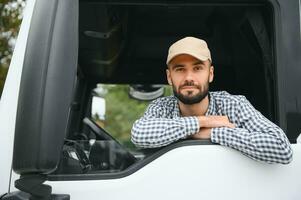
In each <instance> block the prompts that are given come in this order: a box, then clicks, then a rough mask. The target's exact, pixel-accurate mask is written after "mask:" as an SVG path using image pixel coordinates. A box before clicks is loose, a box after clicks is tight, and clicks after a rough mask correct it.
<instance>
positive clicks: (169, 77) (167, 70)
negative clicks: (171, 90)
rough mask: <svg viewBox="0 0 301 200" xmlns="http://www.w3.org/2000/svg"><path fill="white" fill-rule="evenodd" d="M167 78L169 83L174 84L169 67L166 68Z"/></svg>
mask: <svg viewBox="0 0 301 200" xmlns="http://www.w3.org/2000/svg"><path fill="white" fill-rule="evenodd" d="M166 78H167V81H168V84H169V85H172V81H171V76H170V71H169V69H166Z"/></svg>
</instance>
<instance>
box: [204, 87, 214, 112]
mask: <svg viewBox="0 0 301 200" xmlns="http://www.w3.org/2000/svg"><path fill="white" fill-rule="evenodd" d="M208 98H209V106H208V109H207V112H206V113H205V115H206V116H207V115H213V114H214V110H215V103H214V98H213V96H212V94H211V93H210V92H209V93H208Z"/></svg>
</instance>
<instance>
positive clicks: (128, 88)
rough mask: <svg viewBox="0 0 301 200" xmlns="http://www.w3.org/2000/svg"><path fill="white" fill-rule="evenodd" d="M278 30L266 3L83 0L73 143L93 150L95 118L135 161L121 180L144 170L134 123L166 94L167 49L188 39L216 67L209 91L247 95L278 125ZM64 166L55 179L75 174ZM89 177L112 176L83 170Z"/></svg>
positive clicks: (71, 131)
mask: <svg viewBox="0 0 301 200" xmlns="http://www.w3.org/2000/svg"><path fill="white" fill-rule="evenodd" d="M274 28H275V27H274V13H273V9H272V6H271V4H269V3H268V2H262V1H260V2H259V1H258V2H254V3H231V4H228V2H227V1H223V3H220V2H214V1H213V2H211V3H198V2H193V1H191V2H186V1H185V3H184V2H182V1H176V2H171V3H168V2H165V3H164V4H162V3H160V2H159V1H153V2H148V3H145V2H142V1H141V2H118V1H116V2H115V1H111V2H110V3H109V2H102V1H98V2H95V1H80V7H79V53H78V59H79V60H78V75H77V82H76V87H75V88H76V89H75V96H74V99H73V103H72V105H73V107H72V109H71V113H70V118H69V126H68V127H69V129H68V135H67V139H70V140H73V141H75V142H78V144H79V145H82V144H80V143H81V141H82V140H84V141H86V143H87V144H89V145H91V141H90V140H91V139H92V140H96V141H98V140H99V138H98V136H97V134H95V132H97V131H95V130H94V131H93V128H91V126H90V125H87V121H85V120H84V121H83V119H84V118H89V119H90V120H91V121H92V122H93V123H94V128H95V127H98V129H102V130H103V131H104V132H106V133H107V134H108V135H110V137H112V139H111V140H113V141H115V143H118V147H120V149H123V150H124V151H125V152H127V153H128V154H129V155H132V156H133V157H134V159H133V160H132V161H130V162H129V163H130V164H128V165H126V167H125V168H122V169H119V171H118V174H119V175H120V174H122V172H123V171H127V170H128V169H129V168H136V169H138V168H139V163H143V162H142V161H141V160H145V159H146V160H147V159H151V158H149V157H148V155H149V154H148V153H145V152H146V151H141V150H137V149H135V147H133V145H132V144H131V143H130V139H129V138H130V128H131V124H132V123H133V122H134V120H135V119H136V118H138V117H140V116H141V115H142V114H143V112H144V109H145V108H146V106H147V104H148V102H149V100H151V99H154V98H157V97H159V96H161V95H163V94H164V92H162V90H163V89H164V87H162V86H164V85H167V81H166V75H165V69H166V66H165V60H166V55H167V50H168V47H169V46H170V44H172V43H173V42H175V41H176V40H178V39H180V38H182V37H185V36H195V37H199V38H203V39H205V40H206V41H207V42H208V45H209V48H210V49H211V53H212V57H213V65H214V66H215V80H214V82H213V83H212V85H211V86H210V89H211V90H227V91H228V92H230V93H232V94H243V95H245V96H246V97H247V98H248V99H249V100H250V101H251V102H252V104H253V105H254V106H255V107H256V108H257V109H258V110H259V111H261V112H262V113H263V114H264V115H265V116H266V117H267V118H269V119H270V120H271V121H274V122H276V123H277V118H278V116H277V99H276V96H277V91H276V81H277V80H276V70H277V69H276V65H275V58H274V57H273V56H274V55H275V53H274V42H275V41H274V39H275V38H274ZM97 85H98V87H97ZM166 88H167V90H169V94H171V89H170V88H169V87H168V86H166ZM97 102H98V103H97ZM132 102H136V103H132ZM96 104H97V105H98V106H95V105H96ZM104 105H105V106H104ZM95 109H96V110H97V109H99V110H100V111H98V112H95ZM114 109H115V110H114ZM98 131H99V130H98ZM100 132H102V131H100ZM108 140H109V141H111V140H110V139H108ZM87 141H90V143H89V142H87ZM93 144H94V143H93ZM89 145H88V147H89V148H90V146H89ZM86 146H87V145H86ZM104 148H105V147H104ZM84 151H85V152H86V154H89V151H87V150H86V149H85V150H84ZM105 151H107V152H110V151H111V153H112V152H115V153H116V149H114V148H111V149H110V148H109V149H102V150H101V149H100V148H98V152H97V151H96V152H94V153H96V155H97V154H99V155H100V154H102V153H103V152H105ZM155 152H156V150H155ZM151 154H153V152H152V153H151ZM116 155H117V154H116ZM124 158H127V157H124ZM87 159H88V160H89V158H87ZM120 159H121V160H122V157H120ZM125 162H126V161H125ZM104 165H107V164H104ZM133 166H134V167H133ZM63 168H64V170H63V171H61V172H57V174H64V173H68V174H69V172H70V171H69V172H68V166H63ZM85 170H86V169H85ZM111 172H112V173H111V174H114V172H116V171H114V170H113V171H111ZM85 173H92V174H94V173H98V174H101V173H110V171H101V170H98V171H97V172H96V171H93V170H92V171H91V170H90V171H89V170H87V171H82V174H85ZM54 177H55V175H54ZM56 177H59V176H56ZM61 177H62V176H61ZM54 179H55V178H54Z"/></svg>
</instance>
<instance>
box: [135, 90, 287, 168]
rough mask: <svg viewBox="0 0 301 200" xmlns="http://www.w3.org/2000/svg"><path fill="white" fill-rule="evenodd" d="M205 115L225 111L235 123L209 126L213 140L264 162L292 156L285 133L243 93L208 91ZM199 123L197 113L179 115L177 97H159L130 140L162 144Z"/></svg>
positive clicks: (144, 145) (282, 160) (182, 135)
mask: <svg viewBox="0 0 301 200" xmlns="http://www.w3.org/2000/svg"><path fill="white" fill-rule="evenodd" d="M206 115H226V116H228V118H229V120H230V122H232V123H233V124H235V127H236V128H227V127H218V128H212V129H211V141H212V142H213V143H218V144H221V145H224V146H228V147H231V148H234V149H237V150H239V151H241V152H242V153H243V154H245V155H247V156H249V157H251V158H253V159H255V160H259V161H264V162H267V163H283V164H287V163H289V162H290V161H291V160H292V154H293V152H292V149H291V146H290V143H289V141H288V139H287V137H286V135H285V133H284V132H283V131H282V130H281V129H280V128H279V127H278V126H277V125H275V124H274V123H272V122H271V121H269V120H268V119H267V118H265V117H264V116H263V115H262V114H261V113H260V112H259V111H257V110H256V109H255V108H254V107H253V106H252V105H251V104H250V102H249V101H248V100H247V99H246V98H245V97H244V96H241V95H230V94H229V93H227V92H225V91H220V92H210V93H209V107H208V110H207V112H206ZM199 127H200V125H199V120H198V118H197V117H196V116H189V117H182V116H181V114H180V110H179V106H178V100H177V98H176V97H174V96H168V97H162V98H158V99H156V100H154V101H153V102H152V103H150V105H149V106H148V108H147V110H146V112H145V114H144V115H143V116H142V117H141V118H140V119H138V120H137V121H136V122H135V123H134V124H133V127H132V137H131V140H132V142H133V143H134V144H135V145H136V146H138V147H142V148H155V147H162V146H165V145H168V144H170V143H172V142H175V141H177V140H179V139H185V138H187V137H188V136H190V135H192V134H195V133H198V131H199Z"/></svg>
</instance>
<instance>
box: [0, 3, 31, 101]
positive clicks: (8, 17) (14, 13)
mask: <svg viewBox="0 0 301 200" xmlns="http://www.w3.org/2000/svg"><path fill="white" fill-rule="evenodd" d="M24 6H25V0H0V96H1V94H2V90H3V86H4V82H5V79H6V75H7V71H8V67H9V64H10V61H11V57H12V53H13V49H14V45H15V41H16V38H17V35H18V32H19V28H20V24H21V20H22V11H23V8H24Z"/></svg>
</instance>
